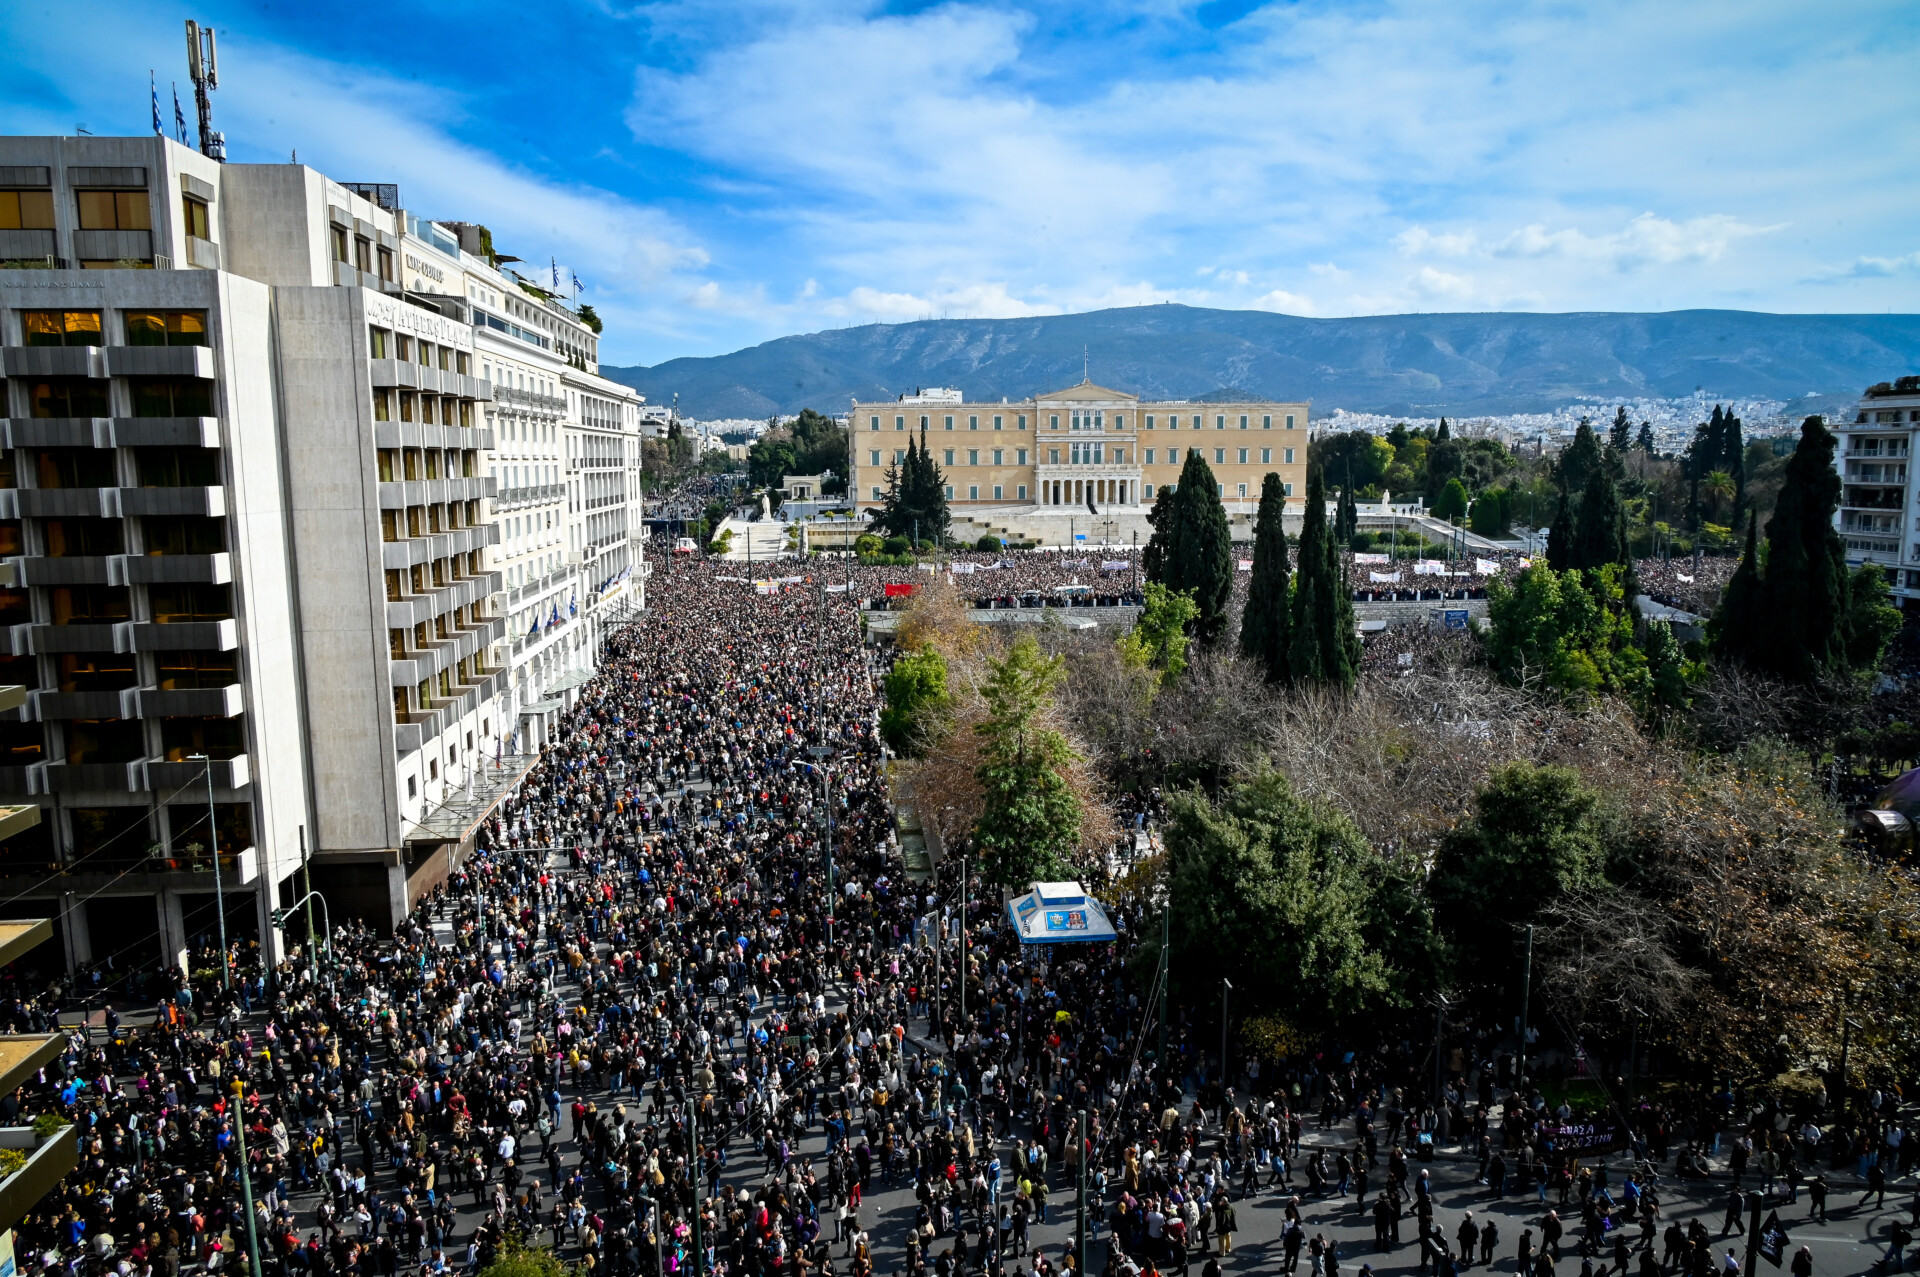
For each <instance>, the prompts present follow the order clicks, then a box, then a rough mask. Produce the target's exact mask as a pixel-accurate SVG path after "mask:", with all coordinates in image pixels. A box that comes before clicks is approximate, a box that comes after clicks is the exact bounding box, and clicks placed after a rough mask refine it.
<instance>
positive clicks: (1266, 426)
mask: <svg viewBox="0 0 1920 1277" xmlns="http://www.w3.org/2000/svg"><path fill="white" fill-rule="evenodd" d="M1260 428H1261V429H1262V430H1271V429H1273V418H1272V417H1262V418H1260Z"/></svg>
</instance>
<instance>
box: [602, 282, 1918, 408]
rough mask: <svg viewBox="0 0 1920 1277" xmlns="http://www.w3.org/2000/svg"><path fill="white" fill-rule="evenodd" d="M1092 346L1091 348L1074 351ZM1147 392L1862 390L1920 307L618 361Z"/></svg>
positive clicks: (1382, 325)
mask: <svg viewBox="0 0 1920 1277" xmlns="http://www.w3.org/2000/svg"><path fill="white" fill-rule="evenodd" d="M1083 361H1084V362H1083ZM1083 368H1084V369H1085V370H1086V373H1087V375H1088V376H1090V377H1091V378H1092V380H1094V381H1095V382H1098V383H1099V384H1101V385H1104V386H1111V387H1114V388H1115V389H1119V390H1125V391H1129V392H1132V393H1134V394H1138V395H1140V396H1142V397H1143V398H1151V399H1197V400H1204V399H1208V398H1229V397H1234V396H1257V397H1260V398H1271V399H1280V400H1300V399H1305V400H1309V401H1311V402H1312V404H1313V410H1314V412H1315V414H1316V415H1319V414H1324V413H1327V412H1330V411H1332V410H1334V409H1336V408H1345V409H1347V410H1349V411H1353V412H1375V413H1391V414H1405V415H1408V416H1434V415H1438V414H1448V415H1453V416H1472V415H1487V414H1499V413H1513V412H1544V411H1550V410H1552V409H1554V408H1557V407H1560V406H1562V405H1564V404H1567V403H1569V402H1571V401H1574V400H1580V399H1589V398H1598V399H1608V398H1626V399H1634V398H1655V399H1665V398H1679V397H1684V396H1687V395H1691V394H1693V393H1695V392H1696V391H1698V392H1701V393H1704V394H1706V395H1709V396H1713V397H1716V398H1727V399H1733V398H1766V399H1781V400H1787V401H1794V400H1801V399H1807V398H1810V397H1817V396H1831V395H1842V396H1850V395H1854V394H1858V393H1859V392H1860V391H1861V390H1862V389H1864V388H1865V387H1866V386H1868V385H1870V384H1872V383H1874V382H1877V381H1886V380H1890V379H1892V378H1894V377H1898V376H1903V375H1906V374H1909V373H1914V372H1920V315H1891V314H1889V315H1772V314H1762V313H1759V312H1754V311H1739V310H1681V311H1666V312H1661V313H1657V314H1625V313H1613V312H1589V313H1575V314H1557V315H1554V314H1525V313H1501V312H1495V313H1483V314H1433V315H1370V316H1360V317H1356V318H1351V319H1303V318H1300V317H1298V316H1293V315H1276V314H1273V313H1271V312H1269V311H1257V310H1209V309H1204V308H1200V307H1194V306H1181V305H1176V304H1166V305H1159V306H1134V307H1127V308H1124V309H1115V310H1099V311H1090V312H1087V313H1084V314H1077V315H1048V316H1040V317H1034V318H1026V319H938V320H923V321H919V322H916V323H906V324H867V325H862V326H860V327H857V328H834V329H826V330H823V331H821V332H814V333H805V334H800V335H797V336H792V337H781V338H777V339H776V340H773V341H769V342H763V343H762V344H760V345H758V346H750V347H748V348H747V349H744V350H736V351H734V352H733V353H731V354H727V355H715V356H711V357H707V358H683V359H670V360H667V361H666V362H664V363H660V364H655V365H653V366H652V367H629V368H620V367H610V366H603V367H602V368H601V369H600V371H601V372H602V373H604V374H605V375H606V376H608V377H610V378H612V379H614V380H616V381H620V382H624V383H625V384H627V385H630V386H633V387H635V388H636V389H638V390H639V391H641V392H642V393H643V394H645V395H646V396H647V399H648V402H650V403H667V402H669V401H671V400H672V399H673V397H674V396H675V395H678V396H679V408H680V413H681V415H682V416H685V417H691V418H693V419H696V420H714V419H719V418H728V417H766V416H769V415H771V414H774V413H795V412H798V411H800V409H802V408H813V409H816V410H818V411H821V412H829V413H835V412H845V411H846V409H847V405H848V403H849V401H850V400H851V399H855V398H858V399H861V400H885V399H892V398H894V397H895V396H897V395H900V394H905V393H911V392H912V391H914V390H916V389H917V388H920V387H926V386H953V387H958V388H959V389H960V390H962V391H964V392H965V393H966V396H967V398H968V399H969V400H971V401H975V402H988V401H992V400H997V399H1001V398H1008V399H1023V398H1026V397H1028V396H1030V395H1033V394H1035V393H1037V392H1041V391H1046V390H1052V389H1058V388H1059V387H1062V386H1067V385H1072V384H1074V383H1077V382H1079V381H1080V380H1081V376H1082V369H1083Z"/></svg>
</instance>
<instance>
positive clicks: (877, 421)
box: [867, 417, 880, 430]
mask: <svg viewBox="0 0 1920 1277" xmlns="http://www.w3.org/2000/svg"><path fill="white" fill-rule="evenodd" d="M869 420H870V421H872V423H873V424H872V425H870V426H868V427H867V428H868V429H869V430H878V429H879V428H880V418H878V417H872V418H869Z"/></svg>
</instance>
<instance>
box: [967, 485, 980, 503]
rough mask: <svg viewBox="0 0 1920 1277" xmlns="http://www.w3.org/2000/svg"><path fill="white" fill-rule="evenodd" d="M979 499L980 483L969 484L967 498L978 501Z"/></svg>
mask: <svg viewBox="0 0 1920 1277" xmlns="http://www.w3.org/2000/svg"><path fill="white" fill-rule="evenodd" d="M979 499H980V485H978V484H972V485H970V486H969V487H968V488H967V500H969V501H978V500H979Z"/></svg>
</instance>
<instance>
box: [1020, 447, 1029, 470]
mask: <svg viewBox="0 0 1920 1277" xmlns="http://www.w3.org/2000/svg"><path fill="white" fill-rule="evenodd" d="M1018 455H1019V458H1020V460H1019V464H1020V465H1023V466H1024V465H1026V464H1027V450H1026V449H1025V448H1021V449H1019V451H1018Z"/></svg>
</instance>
